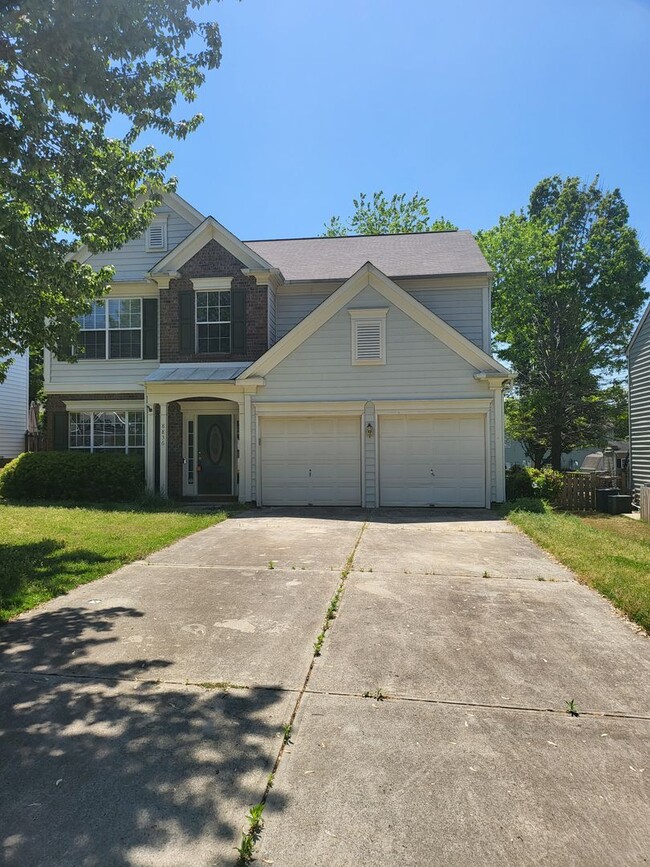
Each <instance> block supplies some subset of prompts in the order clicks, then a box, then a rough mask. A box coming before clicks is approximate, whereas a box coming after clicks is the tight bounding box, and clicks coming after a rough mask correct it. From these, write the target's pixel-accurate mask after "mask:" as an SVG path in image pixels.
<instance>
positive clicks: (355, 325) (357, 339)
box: [350, 310, 388, 364]
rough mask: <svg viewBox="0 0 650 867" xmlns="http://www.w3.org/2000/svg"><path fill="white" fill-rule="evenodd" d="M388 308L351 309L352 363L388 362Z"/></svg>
mask: <svg viewBox="0 0 650 867" xmlns="http://www.w3.org/2000/svg"><path fill="white" fill-rule="evenodd" d="M387 312H388V311H387V310H350V315H351V316H352V363H353V364H385V363H386V313H387Z"/></svg>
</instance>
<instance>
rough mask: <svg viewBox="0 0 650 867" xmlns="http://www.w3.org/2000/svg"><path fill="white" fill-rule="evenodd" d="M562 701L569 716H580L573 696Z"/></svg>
mask: <svg viewBox="0 0 650 867" xmlns="http://www.w3.org/2000/svg"><path fill="white" fill-rule="evenodd" d="M564 703H565V705H566V712H567V713H568V714H569V716H580V712H579V711H578V708H577V706H576V700H575V698H570V699H569V700H568V701H565V702H564Z"/></svg>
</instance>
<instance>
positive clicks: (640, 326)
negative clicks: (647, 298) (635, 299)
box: [627, 304, 650, 355]
mask: <svg viewBox="0 0 650 867" xmlns="http://www.w3.org/2000/svg"><path fill="white" fill-rule="evenodd" d="M648 316H650V304H648V306H647V307H646V309H645V310H644V311H643V315H642V316H641V319H639V321H638V323H637V326H636V328H635V329H634V334H633V335H632V337H631V338H630V342H629V343H628V345H627V353H628V355H629V354H630V350H631V349H632V346H633V345H634V343H636V341H637V339H638V338H639V337H640V335H641V332H642V331H643V329H644V327H645V324H646V321H647V319H648Z"/></svg>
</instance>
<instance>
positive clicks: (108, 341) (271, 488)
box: [45, 195, 510, 507]
mask: <svg viewBox="0 0 650 867" xmlns="http://www.w3.org/2000/svg"><path fill="white" fill-rule="evenodd" d="M76 256H77V257H78V258H80V259H81V260H82V261H85V262H89V263H91V264H92V265H94V266H96V267H99V266H100V265H103V264H111V265H113V266H114V267H115V269H116V273H115V277H114V280H113V283H112V285H111V292H110V294H109V295H108V296H107V300H106V301H105V302H100V303H98V304H96V305H95V307H94V309H93V312H92V313H90V314H89V315H88V316H85V317H83V320H82V322H81V326H82V330H81V344H82V345H83V346H84V347H85V356H84V358H80V359H79V361H78V362H77V363H75V364H68V363H63V362H60V361H58V360H56V359H55V358H53V357H51V356H50V355H49V354H47V355H46V359H45V371H46V372H45V389H46V392H47V394H48V400H47V411H48V429H49V436H50V445H51V446H52V447H55V448H59V449H73V450H75V449H78V450H86V451H88V450H89V449H90V450H95V451H99V450H103V451H106V450H118V451H128V452H138V453H143V454H144V459H145V466H146V477H147V484H148V487H149V488H150V489H151V490H156V491H159V492H160V493H162V494H168V495H170V496H173V497H181V496H183V497H197V496H198V497H204V498H209V499H213V500H216V499H222V498H228V497H233V498H237V499H239V500H241V501H243V502H250V501H252V502H255V503H257V504H259V505H306V504H313V505H346V506H359V505H363V506H367V507H372V506H377V505H386V506H388V505H392V506H394V505H403V506H428V505H436V506H474V507H484V506H489V505H490V503H491V502H492V501H502V500H503V499H504V496H505V480H504V452H503V396H502V387H503V385H504V383H506V382H507V381H508V380H509V378H510V374H509V372H508V370H507V369H506V368H504V367H503V366H502V365H501V364H499V363H498V362H497V361H495V359H494V358H492V357H491V356H490V354H489V350H490V280H491V273H490V270H489V267H488V265H487V262H486V261H485V259H484V258H483V256H482V254H481V252H480V250H479V248H478V245H477V244H476V241H475V240H474V238H473V236H472V235H471V233H470V232H442V233H430V234H414V235H387V236H371V237H344V238H298V239H291V240H270V241H248V242H242V241H240V240H239V239H238V238H236V237H235V236H234V235H232V234H231V233H230V232H228V231H227V230H226V229H224V227H223V226H221V225H220V224H219V223H218V222H217V221H216V220H214V219H213V218H212V217H207V218H204V217H203V216H202V215H201V214H199V213H198V212H197V211H196V210H195V209H194V208H192V207H191V206H190V205H188V204H187V203H186V202H184V201H183V200H182V199H181V198H180V197H179V196H176V195H171V196H166V197H165V199H164V204H163V206H162V207H160V208H159V209H158V216H157V217H156V220H155V222H154V223H153V224H152V226H151V228H150V229H149V230H148V231H147V233H146V234H145V236H143V237H141V238H139V239H137V240H134V241H131V242H129V243H128V244H126V245H125V246H124V247H123V248H121V249H120V250H116V251H115V252H113V253H111V254H110V255H104V254H102V255H93V256H91V255H90V254H89V253H88V252H87V251H84V250H81V251H79V252H78V253H77V254H76ZM97 484H101V479H98V480H97Z"/></svg>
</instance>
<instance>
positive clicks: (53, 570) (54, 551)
mask: <svg viewBox="0 0 650 867" xmlns="http://www.w3.org/2000/svg"><path fill="white" fill-rule="evenodd" d="M108 562H110V559H109V558H107V557H102V556H101V555H100V554H97V553H95V552H94V551H87V550H86V549H84V548H67V547H66V543H65V542H60V541H57V540H56V539H42V540H40V541H38V542H25V543H24V544H0V622H2V620H3V619H6V617H5V618H3V616H2V609H5V610H7V611H8V612H9V614H8V615H7V616H10V615H11V613H16V612H15V611H12V609H13V608H17V609H18V610H19V609H20V608H21V607H24V606H22V605H20V602H21V600H23V599H24V598H25V596H26V595H29V594H30V593H37V594H39V595H43V596H44V598H49V597H50V596H56V595H59V594H60V593H64V592H65V591H66V590H69V589H70V588H71V587H73V586H75V585H76V584H79V583H83V576H84V573H87V574H88V577H89V578H91V577H94V576H95V575H96V569H95V568H94V567H96V566H97V564H98V563H108ZM71 573H73V575H74V580H73V579H72V577H71Z"/></svg>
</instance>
